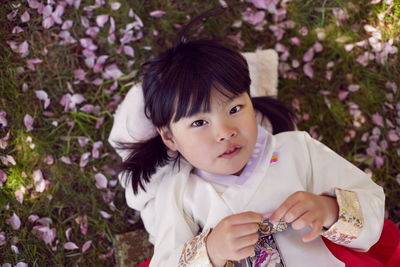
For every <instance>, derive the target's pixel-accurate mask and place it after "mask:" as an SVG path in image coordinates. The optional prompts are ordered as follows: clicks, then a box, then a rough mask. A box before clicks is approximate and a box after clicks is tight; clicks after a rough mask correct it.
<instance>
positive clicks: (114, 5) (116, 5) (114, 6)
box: [109, 2, 121, 10]
mask: <svg viewBox="0 0 400 267" xmlns="http://www.w3.org/2000/svg"><path fill="white" fill-rule="evenodd" d="M109 4H110V6H111V9H112V10H118V9H119V8H120V7H121V3H120V2H111V3H109Z"/></svg>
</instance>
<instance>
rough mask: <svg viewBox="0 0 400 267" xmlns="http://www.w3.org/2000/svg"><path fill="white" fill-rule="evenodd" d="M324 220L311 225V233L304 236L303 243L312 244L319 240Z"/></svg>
mask: <svg viewBox="0 0 400 267" xmlns="http://www.w3.org/2000/svg"><path fill="white" fill-rule="evenodd" d="M322 224H323V222H322V220H318V219H317V220H315V221H314V222H313V223H312V225H311V227H312V228H311V231H310V232H309V233H307V234H305V235H304V236H303V242H310V241H313V240H314V239H315V238H317V237H318V236H319V235H320V233H321V230H322Z"/></svg>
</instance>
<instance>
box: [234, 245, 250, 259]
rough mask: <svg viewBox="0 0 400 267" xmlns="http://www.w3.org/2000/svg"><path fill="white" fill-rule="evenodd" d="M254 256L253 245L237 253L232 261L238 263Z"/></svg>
mask: <svg viewBox="0 0 400 267" xmlns="http://www.w3.org/2000/svg"><path fill="white" fill-rule="evenodd" d="M253 255H254V245H252V246H248V247H245V248H242V249H240V250H238V251H237V253H236V255H235V258H236V259H234V260H236V261H239V260H241V259H244V258H247V257H250V256H253Z"/></svg>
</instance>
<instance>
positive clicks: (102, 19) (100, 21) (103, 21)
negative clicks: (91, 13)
mask: <svg viewBox="0 0 400 267" xmlns="http://www.w3.org/2000/svg"><path fill="white" fill-rule="evenodd" d="M108 17H109V15H107V14H102V15H98V16H97V17H96V23H97V26H99V27H100V28H103V26H104V24H106V23H107V21H108Z"/></svg>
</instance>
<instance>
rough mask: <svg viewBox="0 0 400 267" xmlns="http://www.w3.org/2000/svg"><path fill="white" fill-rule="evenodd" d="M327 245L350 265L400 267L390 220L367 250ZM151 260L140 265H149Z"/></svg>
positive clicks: (399, 242)
mask: <svg viewBox="0 0 400 267" xmlns="http://www.w3.org/2000/svg"><path fill="white" fill-rule="evenodd" d="M322 240H323V241H324V242H325V245H326V247H327V248H328V249H329V250H330V252H331V253H332V254H333V255H334V256H335V257H336V258H337V259H338V260H340V261H342V262H344V263H345V264H346V266H349V267H399V266H400V230H399V229H398V228H397V226H396V225H395V224H394V223H393V222H392V221H389V220H385V221H384V224H383V229H382V234H381V237H380V238H379V240H378V242H377V243H376V244H375V245H373V246H372V247H371V248H370V249H369V250H368V251H367V252H357V251H354V250H352V249H349V248H347V247H344V246H340V245H337V244H335V243H332V242H331V241H329V240H328V239H326V238H324V237H323V238H322ZM150 260H151V259H149V260H147V261H146V262H143V263H142V264H140V265H138V267H148V266H149V264H150Z"/></svg>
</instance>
